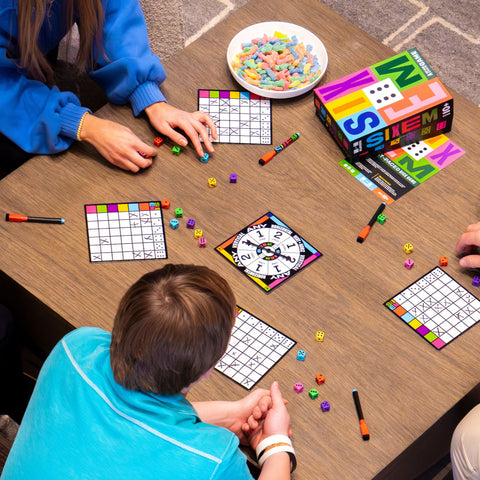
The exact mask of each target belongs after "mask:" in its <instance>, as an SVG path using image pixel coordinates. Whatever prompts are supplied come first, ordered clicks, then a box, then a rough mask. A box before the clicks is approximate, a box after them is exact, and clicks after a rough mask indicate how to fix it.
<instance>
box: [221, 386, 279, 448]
mask: <svg viewBox="0 0 480 480" xmlns="http://www.w3.org/2000/svg"><path fill="white" fill-rule="evenodd" d="M232 403H233V409H232V411H233V415H232V418H231V424H230V425H229V426H227V427H226V428H228V430H230V431H231V432H233V433H235V435H237V437H238V438H239V440H240V443H241V444H242V445H248V444H249V440H248V437H247V435H246V434H245V431H244V426H245V425H248V421H249V420H250V421H251V422H252V423H253V422H260V421H261V419H262V418H264V417H265V415H266V414H267V411H268V409H269V408H270V406H271V399H270V392H269V391H268V390H265V389H263V388H259V389H257V390H254V391H253V392H251V393H249V394H248V395H247V396H246V397H243V398H242V399H241V400H237V401H236V402H232Z"/></svg>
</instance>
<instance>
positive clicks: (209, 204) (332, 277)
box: [0, 0, 480, 480]
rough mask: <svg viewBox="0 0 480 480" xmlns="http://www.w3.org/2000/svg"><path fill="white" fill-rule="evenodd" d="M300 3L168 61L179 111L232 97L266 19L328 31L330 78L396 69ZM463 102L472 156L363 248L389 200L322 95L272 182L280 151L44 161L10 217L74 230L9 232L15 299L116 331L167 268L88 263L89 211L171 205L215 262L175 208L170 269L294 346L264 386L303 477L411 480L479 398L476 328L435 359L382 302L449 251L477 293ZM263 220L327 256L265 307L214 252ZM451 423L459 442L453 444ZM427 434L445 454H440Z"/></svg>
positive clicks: (142, 126)
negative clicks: (354, 172) (332, 121)
mask: <svg viewBox="0 0 480 480" xmlns="http://www.w3.org/2000/svg"><path fill="white" fill-rule="evenodd" d="M301 6H302V8H299V6H298V4H296V3H295V2H281V1H280V0H267V1H263V2H253V1H252V2H250V4H248V5H247V6H245V7H243V8H242V9H240V10H239V11H237V12H235V13H234V14H232V15H231V16H229V17H228V18H227V19H226V20H225V21H223V22H222V23H221V24H220V25H218V26H216V27H215V28H213V29H212V30H210V31H209V32H208V33H206V34H205V35H204V36H202V37H201V38H200V39H198V40H197V41H195V42H194V43H193V44H192V45H190V46H189V47H187V48H186V49H185V50H184V51H183V52H182V53H180V54H179V55H177V56H176V57H175V58H173V59H171V60H170V61H169V62H167V63H166V68H167V70H168V74H169V76H168V80H167V81H166V83H165V85H164V87H163V91H164V93H165V95H166V97H167V98H168V99H169V102H170V103H172V104H173V105H176V106H179V107H181V108H183V109H186V110H195V109H196V102H197V89H198V88H210V89H225V90H228V89H237V84H236V82H235V81H234V79H233V78H231V76H230V74H229V71H228V68H227V65H226V62H225V52H226V48H227V45H228V42H229V40H230V39H231V38H232V37H233V35H234V34H235V33H236V32H237V31H239V30H240V29H242V28H244V27H246V26H248V25H250V24H253V23H256V22H258V21H260V20H278V21H280V20H281V21H284V20H286V19H288V20H289V21H291V22H293V23H297V24H300V25H302V26H304V27H305V28H307V29H309V30H311V31H312V32H314V33H315V34H317V35H318V36H319V37H320V38H321V39H322V41H323V42H324V44H325V45H326V48H327V50H328V53H329V60H330V62H329V66H328V70H327V73H326V75H325V77H324V79H323V80H322V82H329V81H331V80H334V79H336V78H339V77H342V76H344V75H346V74H348V73H351V72H353V71H356V70H358V69H360V68H363V67H365V66H368V65H371V64H373V63H375V62H377V61H380V60H382V59H385V58H388V57H389V56H391V55H392V51H391V50H390V49H388V48H387V47H385V46H383V45H381V44H380V43H379V42H377V41H376V40H374V39H373V38H372V37H370V36H369V35H368V34H366V33H364V32H362V31H361V30H359V29H357V28H356V27H354V26H353V25H351V24H349V23H348V22H346V21H345V20H344V19H342V18H341V17H339V16H337V15H336V14H335V13H333V12H331V11H330V10H328V9H327V8H326V7H324V6H323V5H322V4H320V3H318V2H316V1H315V0H304V1H302V2H301ZM447 86H448V85H447ZM454 97H455V112H456V113H455V120H454V127H453V131H452V132H451V134H450V137H451V138H452V140H453V141H454V142H456V143H457V144H459V145H461V146H462V147H463V148H464V149H465V150H466V152H467V153H466V155H465V156H463V157H462V158H460V159H459V160H457V161H456V162H455V163H454V164H452V165H450V166H449V167H448V168H446V169H444V170H443V171H441V172H440V173H438V174H437V175H435V176H434V177H433V178H432V179H429V180H428V181H427V182H425V184H423V185H421V186H419V187H418V188H416V189H414V191H412V192H410V193H408V194H407V195H406V196H404V197H403V198H401V199H400V200H398V201H397V202H395V203H394V204H393V205H391V206H389V207H388V208H387V210H386V212H385V213H386V214H387V221H386V223H385V224H384V225H383V226H379V225H378V226H376V227H375V228H374V230H373V231H372V233H371V234H370V236H369V237H368V239H367V240H366V242H365V243H364V244H359V243H357V242H356V237H357V235H358V233H359V231H360V230H361V229H362V228H363V226H364V225H365V224H366V222H367V221H368V220H369V218H370V216H371V214H372V213H373V211H374V210H375V209H376V207H377V206H378V204H379V201H378V199H377V198H376V197H375V196H374V195H373V194H371V193H369V192H368V191H367V190H366V189H365V187H364V186H362V185H361V184H360V183H359V182H357V181H355V180H354V179H352V178H351V177H350V176H349V175H348V174H347V173H345V172H344V171H343V170H342V169H341V167H340V166H339V165H338V162H339V161H340V160H341V159H342V155H341V153H340V151H339V149H338V148H337V146H336V144H335V143H334V141H333V140H332V139H331V137H330V135H329V134H328V133H327V132H326V130H325V128H324V127H323V126H322V125H321V124H320V121H319V120H318V118H317V117H316V116H315V110H314V105H313V94H309V95H306V96H303V97H301V98H297V99H292V100H288V101H274V102H273V143H274V144H275V145H278V144H279V143H281V142H283V141H284V140H285V139H286V138H288V137H289V136H290V135H292V133H294V132H295V131H298V132H301V137H300V139H299V140H298V141H297V142H295V144H294V145H292V146H290V147H289V148H288V149H287V150H285V152H282V154H281V155H279V156H278V157H277V158H275V159H274V160H273V161H272V162H271V163H269V164H268V165H267V166H265V167H263V168H262V167H260V166H259V165H258V159H259V158H260V157H261V156H262V155H263V154H264V153H266V151H268V149H269V148H268V147H266V146H260V145H259V146H253V145H231V144H230V145H228V144H221V145H217V146H216V153H215V155H214V157H213V159H211V160H210V161H209V162H208V163H206V164H204V163H201V162H199V160H198V158H197V156H196V154H195V152H194V151H193V149H191V148H186V149H183V151H182V153H181V155H180V156H178V157H177V156H173V155H172V153H171V146H172V145H171V143H169V142H166V145H164V146H162V147H161V148H160V149H159V153H158V157H157V158H156V160H155V163H154V165H153V166H152V167H151V168H149V169H148V170H146V171H144V172H142V173H141V174H137V175H135V174H129V173H126V172H124V171H121V170H118V169H115V168H112V167H110V166H108V165H106V163H105V162H104V161H103V160H102V159H101V158H100V157H99V156H98V155H97V154H96V152H95V151H93V150H92V149H89V148H88V147H87V146H86V145H84V144H76V145H73V147H72V148H71V149H70V150H69V152H68V153H65V154H62V155H57V156H52V157H48V156H43V157H36V158H34V159H32V160H31V161H29V162H28V163H27V164H26V165H24V166H23V167H22V168H20V169H18V170H17V171H15V172H14V173H13V174H11V175H10V176H8V177H7V178H5V179H4V180H3V181H2V182H1V183H0V205H1V208H2V209H3V211H4V212H19V213H25V214H31V215H44V216H62V217H65V218H66V223H65V225H63V226H59V225H38V224H13V223H7V222H2V223H0V244H1V246H2V255H0V270H1V271H3V274H2V276H1V277H0V278H1V280H2V297H3V299H4V301H7V302H8V303H10V304H11V305H13V304H16V306H14V308H15V309H16V310H18V311H25V304H24V303H21V302H20V300H18V298H17V297H12V295H19V296H21V295H20V293H21V292H23V294H24V296H26V297H28V298H29V299H30V300H31V301H35V302H37V303H38V305H40V306H41V308H42V309H43V313H45V311H46V312H47V313H50V314H51V315H54V316H55V318H56V319H57V321H59V322H60V321H63V320H64V321H66V322H68V324H69V325H71V326H73V327H80V326H84V325H95V326H100V327H103V328H105V329H110V328H111V326H112V320H113V316H114V313H115V309H116V305H117V303H118V301H119V299H120V297H121V295H122V294H123V292H124V291H125V290H126V288H127V287H128V286H129V285H130V284H131V283H133V281H135V280H136V279H137V278H138V277H139V276H140V275H142V274H143V273H145V272H147V271H149V270H152V269H155V268H159V267H161V266H162V265H163V264H165V263H166V261H165V260H163V261H138V262H110V263H100V264H92V263H90V262H89V255H88V245H87V235H86V228H85V216H84V205H85V204H88V203H103V202H123V201H126V202H127V201H145V200H162V199H165V198H167V199H169V200H170V201H171V202H172V207H181V208H183V210H184V212H185V216H186V217H187V218H190V217H191V218H194V219H195V220H196V222H197V225H198V226H200V227H201V228H202V229H203V230H204V233H205V236H206V238H207V241H208V248H207V249H200V248H198V246H197V244H196V242H195V240H194V239H193V235H192V231H191V230H187V229H186V228H184V227H182V228H179V229H178V230H171V229H170V228H169V227H168V221H169V220H170V219H171V218H173V211H172V209H170V210H168V211H164V217H165V230H166V239H167V245H168V261H169V262H174V263H180V262H183V263H189V262H191V263H197V264H204V265H208V266H210V267H212V268H214V269H216V270H218V271H219V272H221V273H222V274H223V275H224V276H225V277H226V278H227V279H228V281H229V282H230V283H231V285H232V287H233V289H234V291H235V292H236V296H237V301H238V304H239V305H240V306H242V307H243V308H245V309H246V310H248V311H250V312H252V313H253V314H254V315H256V316H258V317H259V318H261V319H263V320H265V321H266V322H268V323H270V324H271V325H272V326H274V327H276V328H278V329H279V330H280V331H282V332H284V333H285V334H287V335H289V336H291V337H292V338H294V339H295V340H296V341H297V342H298V345H297V347H295V348H294V350H293V351H291V352H290V353H289V355H288V356H287V357H286V358H284V359H283V360H282V361H281V362H280V363H279V364H278V365H277V366H276V367H275V368H274V369H273V370H272V371H271V372H270V373H269V374H267V376H266V377H265V378H264V380H263V381H262V382H261V386H263V387H267V388H268V386H269V385H270V383H271V382H272V381H273V380H275V379H277V380H279V381H280V384H281V388H282V390H283V392H284V395H285V397H286V398H287V399H288V401H289V411H290V413H291V417H292V426H293V432H294V443H295V447H296V450H297V454H298V469H297V471H296V473H295V475H294V478H297V479H302V480H303V479H312V480H314V479H315V480H316V479H320V478H321V479H325V480H327V479H331V480H339V479H356V480H360V479H370V478H372V477H375V478H399V479H400V478H401V479H408V478H413V477H414V475H416V474H418V473H420V472H421V470H422V469H423V468H425V467H427V466H428V464H429V463H430V462H433V461H434V460H435V459H436V458H437V457H438V456H439V455H442V454H443V453H444V452H445V449H446V448H447V447H448V443H449V436H448V435H449V433H450V432H451V426H452V425H453V424H454V423H455V422H456V421H457V420H458V416H459V415H460V414H463V412H464V411H465V408H467V407H469V406H470V405H471V404H473V402H474V401H476V398H474V397H473V396H472V395H470V396H469V397H466V398H467V399H468V402H467V403H468V405H467V407H465V399H464V397H465V396H466V395H467V394H468V393H469V392H470V391H471V390H473V389H474V388H475V387H476V386H477V384H478V381H479V372H480V341H479V340H480V328H479V327H478V326H477V327H474V328H472V329H471V330H469V331H468V332H467V333H465V334H464V335H462V336H461V337H459V338H457V339H456V340H455V341H454V342H453V343H452V344H450V345H448V346H447V347H446V348H445V349H443V350H442V351H436V350H435V349H434V348H433V347H431V346H430V345H428V344H427V343H426V342H425V341H424V340H423V339H421V338H420V337H419V336H418V335H416V334H415V332H413V331H412V330H411V329H410V328H409V327H407V326H406V325H403V322H401V321H400V320H398V319H397V318H395V316H394V315H393V314H392V313H390V312H388V311H387V309H386V308H385V307H384V306H383V302H384V301H386V300H387V299H388V297H390V296H391V295H393V294H396V293H397V292H399V291H400V290H401V289H403V288H404V287H406V286H407V285H408V284H410V283H411V282H413V281H415V280H416V279H417V278H418V277H419V276H420V275H422V274H424V273H426V272H427V271H428V270H430V269H431V268H432V267H433V266H435V265H437V264H438V259H439V257H440V256H442V255H445V256H447V257H448V258H449V260H450V263H449V265H448V267H447V271H448V272H449V273H450V274H451V275H452V276H453V277H454V278H456V279H457V280H458V281H459V282H460V283H461V284H463V285H464V286H466V287H467V288H469V289H470V290H472V286H471V279H472V275H471V273H470V272H466V271H463V270H462V269H461V268H459V266H458V262H457V260H456V258H455V254H454V246H455V243H456V240H457V238H458V236H459V235H460V234H461V233H462V232H463V230H464V228H465V227H466V225H467V224H469V223H472V222H474V221H476V220H478V219H479V217H480V215H479V207H478V197H477V195H476V194H475V191H476V187H477V184H478V179H479V174H480V166H479V165H478V158H479V157H480V151H479V145H480V135H479V133H478V132H479V130H480V121H479V113H478V108H477V107H476V106H474V105H473V104H472V103H469V102H468V101H467V100H465V99H464V98H462V97H461V96H460V95H456V94H455V95H454ZM98 114H99V115H101V116H102V117H104V118H109V119H112V120H116V121H118V122H121V123H124V124H126V125H128V126H130V127H131V128H132V129H133V130H134V131H135V132H136V133H137V134H138V135H139V136H140V137H141V138H143V139H144V140H145V141H146V142H151V141H152V140H153V137H154V136H155V132H154V131H153V130H152V129H151V128H150V127H149V126H148V123H147V121H146V119H145V118H143V117H140V118H137V119H135V118H134V117H133V115H132V113H131V110H130V108H128V107H119V106H111V105H107V106H105V107H104V108H102V109H101V110H100V111H99V112H98ZM230 173H237V174H238V183H237V184H230V183H229V181H228V179H229V175H230ZM210 177H215V178H216V179H217V182H218V185H217V187H216V188H209V187H208V185H207V179H208V178H210ZM267 211H272V212H273V213H275V214H276V215H278V216H279V217H280V218H281V219H282V220H283V221H285V222H286V223H287V224H289V226H290V227H292V228H293V229H295V230H296V231H297V232H298V233H300V234H301V235H303V236H304V237H305V238H306V239H307V240H308V241H310V242H311V243H312V244H313V245H314V246H315V247H317V248H318V249H319V250H320V251H321V252H322V253H323V254H324V256H323V257H322V258H320V259H319V260H317V261H316V262H314V263H313V264H312V265H311V266H309V267H307V268H306V269H305V270H304V271H302V272H301V273H299V274H298V275H297V276H296V277H294V278H292V279H291V280H289V281H287V282H286V283H285V284H284V285H282V286H280V287H279V288H278V290H276V291H274V292H272V293H270V294H268V295H267V294H265V293H264V292H263V291H261V289H260V288H258V287H257V286H256V285H254V284H253V282H251V281H250V280H249V279H248V278H246V277H245V276H244V275H242V274H240V273H239V272H238V271H237V270H236V269H235V268H234V267H233V265H231V264H229V263H228V262H227V261H226V260H225V259H224V258H223V257H221V256H220V255H219V254H218V253H217V252H215V251H214V248H213V247H215V246H216V245H218V244H220V243H221V242H222V241H223V240H225V239H227V238H228V237H229V236H231V235H233V234H234V233H236V232H237V231H239V230H240V229H241V228H243V227H244V226H246V225H247V224H248V223H250V222H251V221H253V220H255V219H256V218H258V217H260V216H261V215H262V214H264V213H265V212H267ZM407 242H411V243H412V244H413V245H414V246H415V252H414V255H415V256H414V258H415V262H416V263H415V267H414V269H413V270H411V271H409V270H407V269H405V268H404V266H403V262H404V260H405V254H404V252H403V248H402V247H403V245H404V244H405V243H407ZM12 292H13V293H12ZM22 298H24V297H23V296H22ZM40 310H41V309H40ZM38 315H39V316H37V314H35V316H33V317H30V318H29V319H28V321H27V320H25V319H24V325H25V327H26V328H27V329H28V330H29V331H31V332H34V334H35V335H37V336H42V335H43V336H44V337H46V338H47V340H46V341H47V343H48V341H50V342H52V341H56V340H57V338H56V334H58V332H59V331H63V330H62V328H63V327H62V328H57V327H58V324H57V323H55V322H54V325H53V326H48V327H46V326H45V325H44V324H43V323H42V321H40V319H41V318H43V317H45V315H43V314H42V311H40V312H39V313H38ZM47 316H48V315H47ZM23 317H25V315H23ZM62 319H63V320H62ZM55 325H57V327H55ZM45 330H48V331H45ZM317 330H322V331H324V332H325V340H324V342H323V343H320V342H316V341H315V332H316V331H317ZM44 340H45V338H44ZM297 349H304V350H306V352H307V357H306V359H305V361H304V362H299V361H297V360H296V351H297ZM318 373H323V374H324V375H325V377H326V379H327V381H326V383H325V384H324V385H322V386H321V387H320V388H319V390H320V394H321V395H320V396H321V399H326V400H328V401H329V402H330V403H331V406H332V408H331V411H330V412H328V413H322V412H321V410H320V402H319V401H318V400H315V401H313V400H311V399H310V398H309V397H308V395H307V394H306V392H304V393H303V394H300V395H297V394H296V393H295V392H294V391H293V384H294V383H295V382H297V381H302V382H304V383H305V385H306V388H307V390H308V389H309V388H312V387H314V386H315V385H316V384H315V382H314V377H315V375H316V374H318ZM352 388H358V390H359V392H360V394H361V399H362V403H363V409H364V413H365V416H366V419H367V422H368V425H369V427H370V431H371V439H370V441H369V442H364V441H362V438H361V436H360V432H359V428H358V419H357V416H356V412H355V408H354V404H353V400H352V393H351V392H352ZM244 394H245V390H244V389H242V388H241V387H240V386H238V385H237V384H235V383H233V382H232V381H229V380H228V379H226V378H225V377H224V376H222V375H220V374H218V373H214V374H213V375H212V377H211V379H210V380H208V381H205V382H202V384H201V385H199V386H198V387H196V388H195V389H194V391H193V392H192V394H191V398H192V399H200V398H203V399H207V398H208V399H210V398H212V399H213V398H223V399H229V398H237V397H240V396H242V395H244ZM462 399H464V400H462ZM458 402H460V404H459V403H458ZM462 402H463V403H462ZM459 405H463V410H459ZM447 412H450V413H449V416H448V422H447V423H448V425H449V427H448V428H450V430H448V429H447V432H448V434H445V433H443V436H442V435H439V432H440V431H441V429H442V428H443V427H444V426H445V425H446V421H447V420H446V419H447V416H446V415H445V414H446V413H447ZM459 412H460V413H459ZM432 437H435V441H436V443H437V444H438V445H436V446H435V448H433V447H432V445H431V444H429V442H431V441H432ZM414 442H416V443H414ZM402 452H403V454H402Z"/></svg>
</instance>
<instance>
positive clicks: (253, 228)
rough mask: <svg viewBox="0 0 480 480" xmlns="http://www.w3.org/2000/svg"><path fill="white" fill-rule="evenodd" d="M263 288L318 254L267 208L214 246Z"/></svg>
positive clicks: (307, 262) (286, 275)
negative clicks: (262, 214)
mask: <svg viewBox="0 0 480 480" xmlns="http://www.w3.org/2000/svg"><path fill="white" fill-rule="evenodd" d="M217 251H219V252H220V253H221V254H222V255H224V256H225V257H226V258H228V259H229V260H230V261H231V262H232V263H234V264H235V265H236V266H237V267H238V268H239V269H240V270H241V271H243V273H245V274H246V275H248V276H249V277H250V278H251V279H252V280H254V281H255V282H256V283H257V284H258V285H260V286H261V287H262V288H263V289H264V290H265V291H267V292H268V291H270V290H272V289H273V288H275V287H276V286H278V285H279V284H280V283H281V282H282V281H284V280H286V279H287V278H290V277H291V276H292V275H293V274H294V273H296V272H298V271H299V270H300V269H302V268H303V267H304V266H306V265H307V264H309V263H310V262H311V261H312V260H315V259H316V258H318V257H320V256H321V255H322V254H321V253H320V252H319V251H318V250H316V249H315V248H314V247H312V246H311V245H310V244H309V243H307V242H306V241H305V240H304V239H303V238H302V237H301V236H300V235H298V234H297V233H296V232H295V231H293V230H292V229H291V228H289V227H288V226H287V225H286V224H285V223H283V222H282V221H281V220H279V219H278V217H276V216H275V215H273V214H272V213H271V212H268V213H266V214H265V215H264V216H263V217H261V218H259V219H258V220H256V221H255V222H253V223H252V224H250V225H248V226H247V227H245V228H244V229H242V230H241V231H240V232H238V233H237V234H235V235H234V236H233V237H231V238H229V239H228V240H227V241H226V242H224V243H223V244H221V245H219V246H218V247H217Z"/></svg>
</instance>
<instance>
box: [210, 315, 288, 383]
mask: <svg viewBox="0 0 480 480" xmlns="http://www.w3.org/2000/svg"><path fill="white" fill-rule="evenodd" d="M296 343H297V342H295V340H292V339H291V338H289V337H287V336H286V335H284V334H283V333H281V332H279V331H278V330H276V329H275V328H273V327H271V326H270V325H268V324H267V323H265V322H263V321H262V320H260V319H259V318H257V317H255V316H254V315H252V314H250V313H248V312H247V311H246V310H243V309H242V308H240V307H237V319H236V321H235V326H234V328H233V333H232V337H231V339H230V344H229V345H228V348H227V351H226V353H225V355H224V356H223V357H222V358H221V360H220V361H219V362H218V364H217V365H216V366H215V369H216V370H218V371H219V372H221V373H223V374H225V375H226V376H227V377H230V378H231V379H232V380H234V381H235V382H237V383H239V384H240V385H241V386H242V387H245V388H246V389H247V390H250V389H251V388H253V387H254V386H255V385H256V384H257V383H258V382H259V381H260V380H261V379H262V378H263V377H264V375H265V374H266V373H267V372H268V371H269V370H271V369H272V368H273V367H274V366H275V365H276V364H277V363H278V362H279V361H280V360H281V359H282V357H284V356H285V355H286V354H287V353H288V352H289V350H290V349H291V348H292V347H293V346H294V345H295V344H296Z"/></svg>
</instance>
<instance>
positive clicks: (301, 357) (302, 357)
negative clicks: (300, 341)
mask: <svg viewBox="0 0 480 480" xmlns="http://www.w3.org/2000/svg"><path fill="white" fill-rule="evenodd" d="M297 360H301V361H302V362H303V361H304V360H305V350H299V351H298V352H297Z"/></svg>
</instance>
